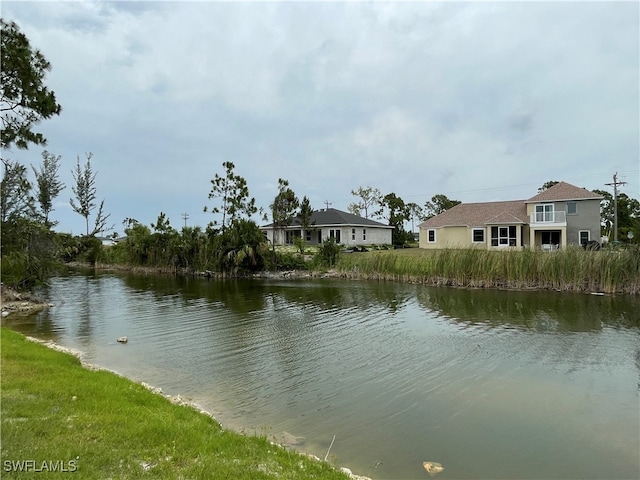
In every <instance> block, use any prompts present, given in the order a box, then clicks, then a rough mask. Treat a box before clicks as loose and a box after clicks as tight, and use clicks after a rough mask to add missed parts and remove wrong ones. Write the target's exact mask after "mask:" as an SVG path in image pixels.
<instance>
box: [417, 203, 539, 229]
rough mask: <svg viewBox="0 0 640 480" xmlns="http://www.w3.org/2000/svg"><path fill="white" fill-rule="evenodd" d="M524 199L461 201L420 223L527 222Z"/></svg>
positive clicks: (431, 225)
mask: <svg viewBox="0 0 640 480" xmlns="http://www.w3.org/2000/svg"><path fill="white" fill-rule="evenodd" d="M527 221H528V216H527V206H526V205H525V203H524V200H511V201H508V202H484V203H460V204H458V205H456V206H455V207H452V208H450V209H449V210H446V211H445V212H442V213H441V214H440V215H436V216H435V217H431V218H430V219H428V220H425V221H424V222H422V223H421V224H420V227H424V228H440V227H451V226H467V227H484V226H485V225H487V224H502V223H509V224H514V223H527Z"/></svg>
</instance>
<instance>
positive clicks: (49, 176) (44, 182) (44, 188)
mask: <svg viewBox="0 0 640 480" xmlns="http://www.w3.org/2000/svg"><path fill="white" fill-rule="evenodd" d="M59 161H60V156H59V155H58V156H57V157H56V156H55V155H53V154H51V153H49V152H47V151H46V150H45V151H44V152H42V165H41V167H40V170H39V171H38V170H36V168H35V167H34V166H33V165H32V166H31V168H32V169H33V173H34V174H35V176H36V185H37V187H38V188H37V191H36V198H37V200H38V203H39V204H40V210H41V211H42V215H43V216H44V223H45V225H46V226H47V227H50V226H52V225H54V224H52V225H50V224H49V214H50V213H51V212H52V211H53V201H54V200H55V198H56V197H57V196H58V195H60V192H61V191H62V190H64V188H65V185H64V183H62V182H61V181H60V180H59V179H58V170H59V169H60V164H59Z"/></svg>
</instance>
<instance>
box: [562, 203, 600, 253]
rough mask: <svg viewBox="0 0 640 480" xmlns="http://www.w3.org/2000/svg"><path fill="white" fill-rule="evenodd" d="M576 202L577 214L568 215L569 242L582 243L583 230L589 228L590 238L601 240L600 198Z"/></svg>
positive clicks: (573, 243)
mask: <svg viewBox="0 0 640 480" xmlns="http://www.w3.org/2000/svg"><path fill="white" fill-rule="evenodd" d="M576 203H577V208H576V210H577V211H576V214H575V215H567V243H568V244H571V245H580V236H579V232H580V231H581V230H588V231H589V238H590V239H591V240H595V241H597V242H600V241H601V238H600V200H582V201H578V202H576ZM565 208H566V206H565Z"/></svg>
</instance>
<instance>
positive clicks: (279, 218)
mask: <svg viewBox="0 0 640 480" xmlns="http://www.w3.org/2000/svg"><path fill="white" fill-rule="evenodd" d="M298 205H299V201H298V197H296V194H295V193H294V191H293V190H291V188H289V182H288V181H287V180H284V179H282V178H279V179H278V194H277V195H276V196H275V198H274V199H273V203H272V204H271V216H272V220H273V233H274V236H273V244H274V246H275V243H276V237H275V233H276V231H277V230H284V229H285V228H287V227H288V226H289V225H291V222H293V218H294V216H295V213H296V210H297V208H298Z"/></svg>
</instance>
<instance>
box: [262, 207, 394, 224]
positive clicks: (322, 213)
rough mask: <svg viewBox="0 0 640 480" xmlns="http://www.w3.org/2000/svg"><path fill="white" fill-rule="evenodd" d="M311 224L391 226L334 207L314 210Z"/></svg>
mask: <svg viewBox="0 0 640 480" xmlns="http://www.w3.org/2000/svg"><path fill="white" fill-rule="evenodd" d="M311 224H313V226H314V227H329V226H358V227H375V228H393V227H392V226H391V225H385V224H384V223H380V222H376V221H375V220H371V219H370V218H364V217H359V216H358V215H354V214H352V213H348V212H343V211H342V210H338V209H335V208H327V209H323V210H316V211H315V212H313V213H312V214H311ZM272 227H273V223H270V224H268V225H263V226H262V227H261V228H272ZM291 227H300V219H299V218H297V217H296V218H294V219H293V222H291V225H290V228H291Z"/></svg>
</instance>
